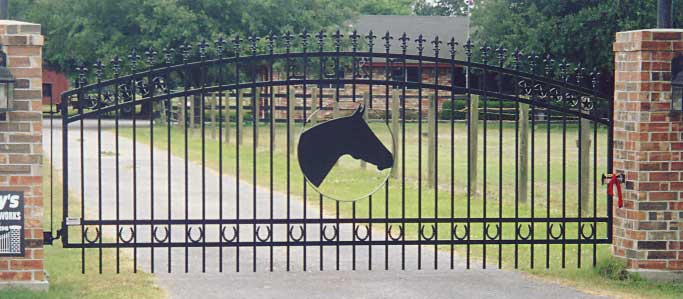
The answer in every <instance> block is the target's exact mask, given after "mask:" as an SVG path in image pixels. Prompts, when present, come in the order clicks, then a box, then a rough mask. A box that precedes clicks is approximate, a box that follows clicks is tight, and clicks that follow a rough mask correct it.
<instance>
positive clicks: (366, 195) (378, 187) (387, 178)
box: [297, 104, 396, 202]
mask: <svg viewBox="0 0 683 299" xmlns="http://www.w3.org/2000/svg"><path fill="white" fill-rule="evenodd" d="M362 107H363V104H359V105H358V106H357V107H356V109H354V110H358V109H359V108H360V109H362ZM321 111H322V109H321V108H318V109H316V110H315V111H313V112H312V113H311V114H310V115H309V116H308V117H307V118H306V120H305V122H304V124H303V125H302V126H301V131H300V132H299V138H298V140H301V136H302V135H303V134H304V133H305V132H307V131H308V130H310V129H311V128H314V127H316V126H319V125H322V124H324V123H327V122H329V121H331V120H325V121H321V122H319V123H317V124H316V125H314V126H312V127H311V128H308V129H306V124H309V123H311V121H312V120H313V118H314V117H316V116H317V114H318V113H320V112H321ZM340 118H341V117H340ZM334 119H338V118H334ZM334 119H332V120H334ZM385 125H386V127H387V130H388V131H389V136H390V137H391V150H389V152H390V153H391V156H392V157H393V158H394V159H396V153H394V152H393V149H394V148H395V147H396V139H395V135H394V132H393V131H392V130H391V127H390V126H389V123H388V122H385ZM297 153H298V150H297ZM297 160H298V163H297V164H299V169H300V170H301V173H302V175H303V176H304V178H305V179H306V182H308V185H310V186H311V188H313V189H314V190H315V191H316V192H318V194H320V195H322V196H323V197H326V198H329V199H332V200H335V201H340V202H354V201H358V200H361V199H364V198H369V197H370V196H372V195H373V194H375V193H376V192H377V191H379V190H380V189H382V187H384V186H385V185H386V184H387V182H388V181H389V177H390V176H391V172H392V171H393V168H394V165H395V164H396V163H393V164H392V165H391V167H390V168H388V171H387V172H386V175H385V176H384V178H383V179H382V181H381V183H380V184H378V185H377V186H376V187H375V188H373V189H372V190H371V191H370V192H368V193H367V194H364V195H361V196H357V197H355V198H351V199H342V198H337V197H335V196H330V195H329V194H325V193H324V192H322V190H320V188H318V186H315V185H314V184H313V183H311V180H310V179H309V178H308V176H307V175H306V172H305V171H304V170H303V169H302V166H301V160H299V157H298V154H297Z"/></svg>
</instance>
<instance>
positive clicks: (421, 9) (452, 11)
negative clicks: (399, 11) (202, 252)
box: [414, 0, 467, 16]
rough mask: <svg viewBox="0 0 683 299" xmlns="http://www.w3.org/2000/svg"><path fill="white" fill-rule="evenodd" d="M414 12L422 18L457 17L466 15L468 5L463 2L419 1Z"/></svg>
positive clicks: (446, 0)
mask: <svg viewBox="0 0 683 299" xmlns="http://www.w3.org/2000/svg"><path fill="white" fill-rule="evenodd" d="M414 10H415V14H417V15H422V16H455V15H465V13H466V11H467V5H465V1H463V0H436V1H427V0H417V1H415V8H414Z"/></svg>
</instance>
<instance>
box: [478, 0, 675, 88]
mask: <svg viewBox="0 0 683 299" xmlns="http://www.w3.org/2000/svg"><path fill="white" fill-rule="evenodd" d="M656 2H657V1H655V0H646V1H644V0H567V1H556V0H488V1H481V2H478V6H477V7H475V9H474V10H473V12H472V24H473V28H474V29H475V34H474V36H475V40H476V41H478V42H479V43H488V44H490V45H496V46H497V45H502V46H504V47H505V48H507V49H511V50H512V49H520V50H522V51H524V53H526V54H529V53H532V52H534V53H538V54H541V53H549V54H552V55H553V56H555V57H558V58H566V59H567V61H568V62H572V63H581V64H582V65H583V66H585V67H586V68H587V69H592V68H597V69H599V70H600V71H601V72H602V73H603V74H606V75H608V76H609V75H611V74H612V72H613V70H614V57H613V53H612V42H613V41H614V36H615V33H616V32H619V31H626V30H634V29H642V28H653V27H655V25H656V12H657V3H656ZM674 7H683V0H674ZM675 13H676V15H675V18H674V19H675V24H679V26H680V25H681V24H683V11H681V10H677V11H675Z"/></svg>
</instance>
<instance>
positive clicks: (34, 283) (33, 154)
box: [0, 20, 47, 288]
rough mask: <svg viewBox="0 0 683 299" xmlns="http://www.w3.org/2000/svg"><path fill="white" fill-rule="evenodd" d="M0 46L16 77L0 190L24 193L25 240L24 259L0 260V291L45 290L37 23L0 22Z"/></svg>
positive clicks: (1, 134)
mask: <svg viewBox="0 0 683 299" xmlns="http://www.w3.org/2000/svg"><path fill="white" fill-rule="evenodd" d="M0 44H2V51H3V52H5V53H7V57H8V67H9V69H10V71H11V72H12V74H13V75H14V77H15V78H16V88H15V93H14V96H15V101H14V102H13V104H12V105H13V109H14V111H11V112H9V113H7V115H6V118H5V120H0V190H12V191H23V192H24V200H25V201H24V211H25V213H24V214H25V224H24V225H25V239H26V254H25V256H24V257H12V258H9V257H2V258H0V282H1V283H2V284H0V287H1V286H6V285H10V284H12V285H16V284H20V286H26V287H34V288H45V287H47V281H46V277H45V271H44V262H43V259H44V258H43V193H42V158H43V156H42V145H41V142H42V128H41V122H42V103H41V98H42V94H41V88H42V45H43V36H42V35H41V34H40V25H37V24H30V23H23V22H17V21H7V20H3V21H0Z"/></svg>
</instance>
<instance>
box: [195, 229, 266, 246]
mask: <svg viewBox="0 0 683 299" xmlns="http://www.w3.org/2000/svg"><path fill="white" fill-rule="evenodd" d="M226 228H227V227H226V226H223V227H222V228H221V240H223V242H227V243H232V242H234V241H235V240H237V236H238V235H239V231H238V230H237V227H235V226H233V227H232V238H228V237H226V235H225V230H226ZM190 229H192V228H190ZM256 234H257V235H258V228H257V229H256Z"/></svg>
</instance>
